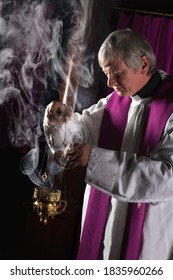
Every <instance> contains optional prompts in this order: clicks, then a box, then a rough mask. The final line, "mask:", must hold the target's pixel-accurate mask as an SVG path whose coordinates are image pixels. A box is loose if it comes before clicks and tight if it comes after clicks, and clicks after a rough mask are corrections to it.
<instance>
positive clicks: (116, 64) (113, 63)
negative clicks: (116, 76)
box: [101, 56, 127, 72]
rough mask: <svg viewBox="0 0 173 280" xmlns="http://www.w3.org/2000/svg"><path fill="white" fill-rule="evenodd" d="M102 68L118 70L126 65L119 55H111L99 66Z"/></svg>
mask: <svg viewBox="0 0 173 280" xmlns="http://www.w3.org/2000/svg"><path fill="white" fill-rule="evenodd" d="M101 68H102V70H103V71H104V72H105V70H107V71H112V70H114V71H119V70H123V69H125V68H127V65H126V64H125V63H124V62H123V61H122V59H121V58H120V57H118V56H117V57H113V58H112V59H109V60H105V63H104V64H103V65H102V66H101Z"/></svg>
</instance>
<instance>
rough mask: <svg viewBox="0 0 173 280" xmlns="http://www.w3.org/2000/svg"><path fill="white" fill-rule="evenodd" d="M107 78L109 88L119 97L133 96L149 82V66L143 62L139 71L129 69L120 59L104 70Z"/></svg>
mask: <svg viewBox="0 0 173 280" xmlns="http://www.w3.org/2000/svg"><path fill="white" fill-rule="evenodd" d="M102 70H103V72H104V73H105V74H106V76H107V85H108V87H111V88H113V89H114V90H115V91H116V92H117V94H118V95H119V96H133V95H134V94H135V93H136V92H138V91H139V90H140V89H141V88H142V87H143V86H144V85H145V84H146V83H147V82H148V80H149V77H148V76H147V73H148V65H147V63H146V62H145V60H144V61H143V63H142V61H141V66H140V67H139V68H138V69H132V68H130V67H128V66H127V65H126V64H125V63H124V62H123V61H122V60H121V59H120V58H119V57H117V58H116V59H114V60H113V61H112V62H111V63H110V64H109V65H107V66H106V67H103V68H102Z"/></svg>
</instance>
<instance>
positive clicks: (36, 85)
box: [0, 0, 95, 185]
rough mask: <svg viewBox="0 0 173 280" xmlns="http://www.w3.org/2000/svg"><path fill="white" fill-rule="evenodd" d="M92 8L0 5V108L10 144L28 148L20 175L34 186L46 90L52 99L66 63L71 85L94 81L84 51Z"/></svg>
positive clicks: (74, 1)
mask: <svg viewBox="0 0 173 280" xmlns="http://www.w3.org/2000/svg"><path fill="white" fill-rule="evenodd" d="M93 5H94V4H92V3H89V1H82V0H80V1H79V0H69V1H68V0H64V1H60V0H59V1H58V0H57V1H53V0H52V1H46V0H45V1H31V0H28V1H19V0H18V1H17V0H16V1H12V0H11V1H10V0H7V1H1V2H0V106H6V108H7V110H8V115H9V139H10V141H11V143H12V145H14V146H16V147H23V146H27V147H29V149H30V151H29V153H28V154H27V155H26V156H25V157H24V159H23V162H22V165H21V166H22V167H21V168H22V172H23V173H25V174H27V175H28V176H30V178H31V180H32V181H33V182H35V183H36V181H37V184H39V185H40V184H41V182H38V180H39V179H37V178H38V177H39V176H38V174H37V173H38V171H37V167H38V162H39V144H38V142H39V139H40V137H43V129H42V121H43V115H44V110H45V105H46V102H48V100H49V99H51V94H50V92H54V95H55V96H54V98H55V99H58V96H59V93H60V88H61V86H60V85H61V83H62V82H66V81H67V78H68V71H65V69H66V70H67V69H68V67H69V64H70V63H71V64H72V66H73V78H74V80H75V82H76V84H77V85H81V86H82V87H84V88H87V87H90V86H92V84H93V82H94V72H93V61H94V58H95V54H94V53H91V52H88V45H89V40H88V38H89V35H90V31H91V29H92V28H91V25H92V9H93ZM70 86H71V91H73V90H75V88H74V87H73V86H72V85H69V87H70ZM76 90H77V89H76ZM72 94H74V95H75V94H76V92H72ZM74 100H76V99H74ZM76 102H78V101H77V100H76ZM78 106H79V107H80V104H78Z"/></svg>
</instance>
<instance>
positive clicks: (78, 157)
mask: <svg viewBox="0 0 173 280" xmlns="http://www.w3.org/2000/svg"><path fill="white" fill-rule="evenodd" d="M90 152H91V145H89V144H86V143H82V144H79V143H74V144H71V145H69V146H68V147H67V148H66V149H65V151H64V154H65V156H66V157H67V165H66V167H67V168H70V169H73V168H75V167H77V166H82V167H86V166H87V164H88V160H89V156H90Z"/></svg>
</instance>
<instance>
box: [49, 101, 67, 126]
mask: <svg viewBox="0 0 173 280" xmlns="http://www.w3.org/2000/svg"><path fill="white" fill-rule="evenodd" d="M71 115H72V108H71V107H70V106H69V105H66V104H63V103H62V102H59V101H52V102H51V103H50V104H49V105H48V106H47V107H46V111H45V115H44V125H49V126H53V125H56V124H62V123H65V122H67V121H68V120H69V119H70V117H71Z"/></svg>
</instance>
